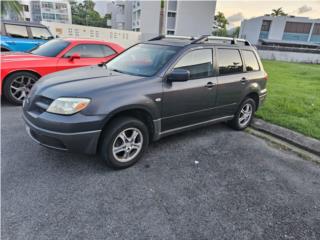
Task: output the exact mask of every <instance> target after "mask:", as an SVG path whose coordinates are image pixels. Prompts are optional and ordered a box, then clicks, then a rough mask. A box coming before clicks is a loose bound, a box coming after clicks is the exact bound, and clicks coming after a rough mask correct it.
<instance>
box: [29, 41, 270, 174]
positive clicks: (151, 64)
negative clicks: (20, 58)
mask: <svg viewBox="0 0 320 240" xmlns="http://www.w3.org/2000/svg"><path fill="white" fill-rule="evenodd" d="M266 80H267V74H266V72H265V71H264V69H263V66H262V64H261V61H260V59H259V57H258V54H257V52H256V50H255V48H254V47H253V46H251V45H250V43H249V42H248V41H246V40H243V39H232V38H221V37H210V36H201V37H199V38H196V39H195V38H192V37H178V36H175V37H169V36H159V37H156V38H153V39H151V40H149V41H147V42H144V43H140V44H137V45H134V46H132V47H131V48H129V49H127V50H126V51H124V52H123V53H122V54H120V55H119V56H118V57H116V58H114V59H113V60H111V61H109V62H108V63H105V64H99V65H95V66H89V67H83V68H78V69H72V70H67V71H62V72H58V73H53V74H50V75H47V76H45V77H43V78H41V79H40V80H39V81H38V82H37V83H36V84H35V85H34V87H33V88H32V90H31V92H30V94H29V96H28V97H27V98H26V99H25V101H24V104H23V117H24V120H25V122H26V128H27V132H28V133H29V135H30V136H31V138H33V139H34V140H35V141H36V142H38V143H40V144H42V145H44V146H47V147H50V148H54V149H60V150H70V151H75V152H82V153H86V154H96V153H100V155H101V157H102V158H103V159H104V160H105V161H106V163H107V164H108V165H109V166H111V167H113V168H125V167H128V166H131V165H132V164H134V163H135V162H137V161H138V159H139V158H140V157H141V156H142V154H143V153H144V151H145V150H146V148H147V146H148V144H149V142H150V141H151V140H153V141H154V140H158V139H160V138H162V137H165V136H167V135H170V134H173V133H177V132H181V131H184V130H189V129H193V128H196V127H200V126H207V125H209V124H213V123H218V122H228V123H229V124H230V126H232V127H233V128H234V129H237V130H242V129H244V128H246V127H247V126H248V125H249V124H250V121H251V120H252V117H253V115H254V113H255V111H256V110H257V109H258V108H259V107H260V106H261V104H262V102H263V100H264V99H265V97H266V93H267V90H266V82H267V81H266Z"/></svg>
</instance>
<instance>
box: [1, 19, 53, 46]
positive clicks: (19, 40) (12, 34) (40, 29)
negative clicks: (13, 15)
mask: <svg viewBox="0 0 320 240" xmlns="http://www.w3.org/2000/svg"><path fill="white" fill-rule="evenodd" d="M0 26H1V29H0V31H1V37H0V38H1V39H0V42H1V52H7V51H18V52H28V51H30V50H31V49H33V48H35V47H37V46H38V45H41V44H42V43H45V42H46V41H48V40H50V39H53V38H54V37H53V35H52V34H51V32H50V31H49V29H48V28H47V27H46V26H44V25H42V24H39V23H31V22H16V21H6V20H2V21H1V25H0Z"/></svg>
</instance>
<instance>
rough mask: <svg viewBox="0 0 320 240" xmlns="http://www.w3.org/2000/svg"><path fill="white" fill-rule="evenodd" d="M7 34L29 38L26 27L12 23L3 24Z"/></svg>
mask: <svg viewBox="0 0 320 240" xmlns="http://www.w3.org/2000/svg"><path fill="white" fill-rule="evenodd" d="M5 27H6V31H7V35H8V36H10V37H14V38H29V36H28V32H27V27H26V26H20V25H13V24H5Z"/></svg>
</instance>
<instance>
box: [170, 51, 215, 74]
mask: <svg viewBox="0 0 320 240" xmlns="http://www.w3.org/2000/svg"><path fill="white" fill-rule="evenodd" d="M174 69H185V70H188V71H189V72H190V79H197V78H205V77H210V76H212V75H213V64H212V50H211V49H201V50H194V51H192V52H189V53H187V54H186V55H185V56H183V57H182V58H181V59H180V60H179V62H178V63H177V64H176V66H175V67H174Z"/></svg>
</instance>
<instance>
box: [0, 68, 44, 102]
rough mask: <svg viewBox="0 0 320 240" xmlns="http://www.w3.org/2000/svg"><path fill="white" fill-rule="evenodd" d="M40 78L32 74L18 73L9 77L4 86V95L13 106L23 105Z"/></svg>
mask: <svg viewBox="0 0 320 240" xmlns="http://www.w3.org/2000/svg"><path fill="white" fill-rule="evenodd" d="M38 79H39V77H38V76H37V75H36V74H34V73H30V72H16V73H13V74H11V75H10V76H8V77H7V78H6V79H5V81H4V84H3V95H4V96H5V98H6V99H7V100H8V101H9V102H10V103H12V104H15V105H21V104H22V102H23V100H24V99H25V97H26V96H27V95H28V94H29V92H30V90H31V88H32V86H33V85H34V84H35V82H36V81H37V80H38Z"/></svg>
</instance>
